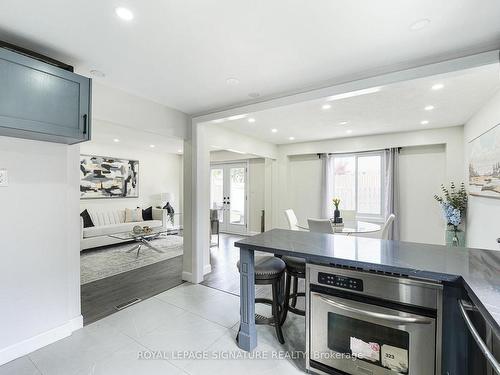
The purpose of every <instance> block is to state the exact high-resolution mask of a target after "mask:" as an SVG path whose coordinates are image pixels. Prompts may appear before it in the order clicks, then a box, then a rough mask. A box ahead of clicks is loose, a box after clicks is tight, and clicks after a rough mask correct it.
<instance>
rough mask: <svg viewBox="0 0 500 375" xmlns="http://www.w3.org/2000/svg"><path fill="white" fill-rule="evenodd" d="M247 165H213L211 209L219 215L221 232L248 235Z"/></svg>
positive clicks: (211, 173) (211, 172) (211, 174)
mask: <svg viewBox="0 0 500 375" xmlns="http://www.w3.org/2000/svg"><path fill="white" fill-rule="evenodd" d="M247 180H248V179H247V163H234V164H233V163H231V164H217V165H212V167H211V171H210V208H211V209H215V210H217V211H218V213H219V221H220V230H221V231H223V232H230V233H246V231H247V222H248V207H247V183H248V181H247Z"/></svg>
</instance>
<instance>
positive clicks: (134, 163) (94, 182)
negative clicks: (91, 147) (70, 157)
mask: <svg viewBox="0 0 500 375" xmlns="http://www.w3.org/2000/svg"><path fill="white" fill-rule="evenodd" d="M138 197H139V161H138V160H128V159H120V158H113V157H107V156H97V155H80V198H81V199H98V198H138Z"/></svg>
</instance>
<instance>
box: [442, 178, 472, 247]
mask: <svg viewBox="0 0 500 375" xmlns="http://www.w3.org/2000/svg"><path fill="white" fill-rule="evenodd" d="M441 190H442V192H443V196H442V197H441V196H438V195H435V196H434V199H436V200H437V201H438V202H439V203H440V204H441V207H442V209H443V216H444V219H445V220H446V225H447V227H448V228H447V230H446V245H448V246H465V232H464V231H463V230H462V229H461V228H460V225H461V224H462V222H463V220H464V218H465V214H466V212H467V201H468V198H467V191H466V190H465V185H464V183H462V184H461V185H460V187H459V188H457V187H456V186H455V184H454V183H453V182H452V183H451V184H450V188H447V187H445V186H444V185H441Z"/></svg>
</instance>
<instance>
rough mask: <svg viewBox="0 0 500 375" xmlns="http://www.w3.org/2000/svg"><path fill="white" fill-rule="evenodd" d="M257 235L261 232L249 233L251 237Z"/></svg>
mask: <svg viewBox="0 0 500 375" xmlns="http://www.w3.org/2000/svg"><path fill="white" fill-rule="evenodd" d="M257 234H260V232H254V231H249V232H248V235H249V236H256V235H257Z"/></svg>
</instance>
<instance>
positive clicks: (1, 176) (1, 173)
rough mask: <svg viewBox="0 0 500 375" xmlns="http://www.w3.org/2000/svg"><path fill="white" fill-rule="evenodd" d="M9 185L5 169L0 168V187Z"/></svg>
mask: <svg viewBox="0 0 500 375" xmlns="http://www.w3.org/2000/svg"><path fill="white" fill-rule="evenodd" d="M5 186H9V176H8V175H7V169H0V187H5Z"/></svg>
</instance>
